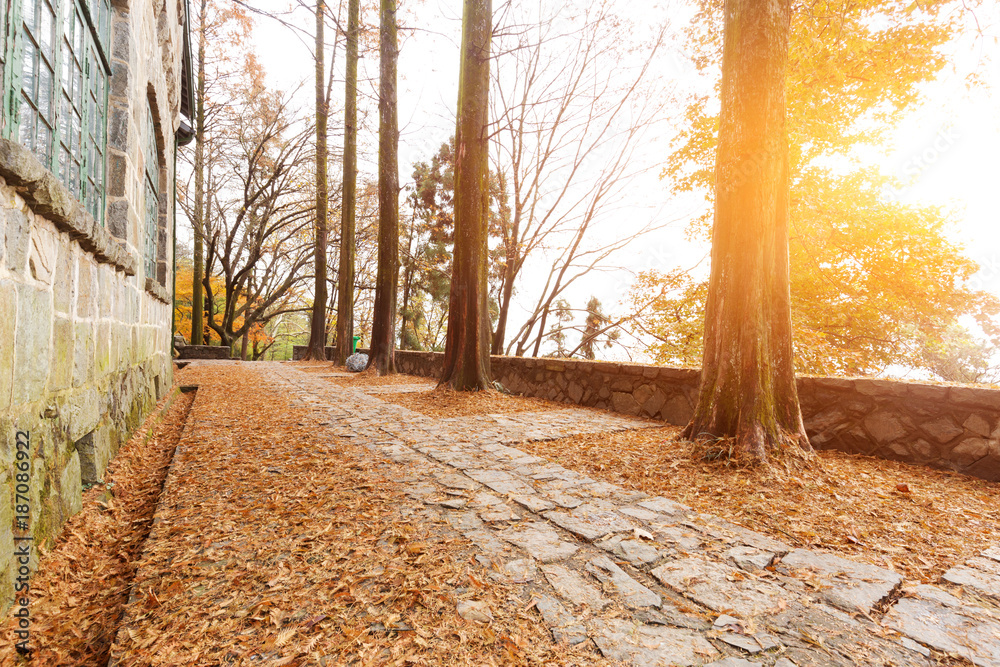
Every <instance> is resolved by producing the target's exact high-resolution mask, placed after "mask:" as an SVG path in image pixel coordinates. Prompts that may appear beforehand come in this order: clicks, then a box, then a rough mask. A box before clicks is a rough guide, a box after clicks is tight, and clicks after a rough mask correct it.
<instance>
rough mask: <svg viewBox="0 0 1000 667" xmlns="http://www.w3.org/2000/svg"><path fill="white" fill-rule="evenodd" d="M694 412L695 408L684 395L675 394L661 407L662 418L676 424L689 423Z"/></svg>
mask: <svg viewBox="0 0 1000 667" xmlns="http://www.w3.org/2000/svg"><path fill="white" fill-rule="evenodd" d="M693 414H694V408H693V407H691V404H690V403H688V400H687V398H685V397H684V396H674V397H673V398H671V399H670V400H669V401H667V402H666V403H665V404H664V405H663V407H662V408H661V409H660V419H662V420H663V421H665V422H667V423H668V424H674V425H676V426H684V425H685V424H687V423H688V422H689V421H691V415H693Z"/></svg>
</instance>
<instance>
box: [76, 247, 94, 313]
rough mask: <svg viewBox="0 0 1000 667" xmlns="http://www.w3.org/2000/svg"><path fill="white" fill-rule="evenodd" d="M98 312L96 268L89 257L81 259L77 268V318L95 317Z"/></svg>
mask: <svg viewBox="0 0 1000 667" xmlns="http://www.w3.org/2000/svg"><path fill="white" fill-rule="evenodd" d="M96 312H97V281H96V268H95V267H94V264H93V263H92V262H91V261H90V259H89V258H87V257H81V258H80V261H79V262H78V266H77V281H76V316H77V317H79V318H82V319H87V318H91V317H94V315H95V313H96Z"/></svg>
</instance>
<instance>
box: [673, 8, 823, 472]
mask: <svg viewBox="0 0 1000 667" xmlns="http://www.w3.org/2000/svg"><path fill="white" fill-rule="evenodd" d="M790 6H791V0H726V5H725V37H724V47H723V59H722V108H721V115H720V120H719V146H718V153H717V156H716V200H715V223H714V227H713V231H712V271H711V277H710V280H709V293H708V302H707V304H706V311H705V356H704V363H703V364H702V379H701V389H700V392H699V397H698V405H697V406H696V407H695V411H694V417H693V418H692V420H691V423H690V424H688V426H687V428H686V429H685V431H684V436H685V437H687V438H691V439H713V438H719V437H724V438H732V439H734V441H735V443H734V444H735V451H737V452H739V453H743V454H748V455H750V456H751V457H755V458H758V459H761V460H764V459H766V458H767V457H768V454H769V453H770V452H775V451H779V450H781V449H782V448H785V447H788V446H792V445H798V446H801V447H803V448H804V449H809V448H810V445H809V440H808V438H807V436H806V433H805V428H804V427H803V424H802V414H801V411H800V409H799V400H798V393H797V391H796V387H795V373H794V369H793V363H792V360H793V357H792V334H791V331H792V328H791V311H790V303H789V300H790V297H789V282H788V138H787V134H786V129H785V69H786V65H787V61H788V31H789V18H790Z"/></svg>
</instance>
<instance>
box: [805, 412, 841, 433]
mask: <svg viewBox="0 0 1000 667" xmlns="http://www.w3.org/2000/svg"><path fill="white" fill-rule="evenodd" d="M802 418H803V422H804V423H805V427H806V432H807V433H808V434H809V436H810V437H812V435H813V433H825V432H827V431H833V430H837V429H838V428H843V427H845V426H847V425H848V423H849V422H848V419H847V415H846V414H845V413H844V411H843V410H841V409H840V408H838V407H837V406H833V407H831V408H829V409H827V410H823V411H822V412H819V413H817V414H814V415H809V416H806V415H802Z"/></svg>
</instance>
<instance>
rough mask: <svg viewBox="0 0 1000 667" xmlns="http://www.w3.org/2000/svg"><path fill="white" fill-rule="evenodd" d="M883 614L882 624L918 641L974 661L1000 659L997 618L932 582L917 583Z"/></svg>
mask: <svg viewBox="0 0 1000 667" xmlns="http://www.w3.org/2000/svg"><path fill="white" fill-rule="evenodd" d="M915 593H916V595H915V596H912V597H904V598H903V599H901V600H899V601H898V602H897V603H896V604H895V605H893V606H892V607H891V608H890V609H889V611H888V613H887V614H886V615H885V619H884V624H885V625H886V626H887V627H889V628H892V629H893V630H896V631H898V632H900V633H902V634H904V635H906V636H907V637H910V638H911V639H914V640H916V641H919V642H920V643H921V644H926V645H927V646H930V647H933V648H935V649H937V650H938V651H941V652H943V653H947V654H951V655H958V656H962V657H964V658H966V659H968V660H970V661H971V662H972V663H974V664H976V665H996V664H998V663H1000V622H998V621H997V620H996V619H995V618H992V617H986V618H984V617H983V615H982V608H981V607H978V606H974V605H967V604H966V603H964V602H963V601H962V600H959V599H958V598H955V597H954V596H951V595H948V594H947V593H945V592H944V591H941V590H938V589H935V588H933V587H931V586H926V585H922V586H917V587H916V591H915Z"/></svg>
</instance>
